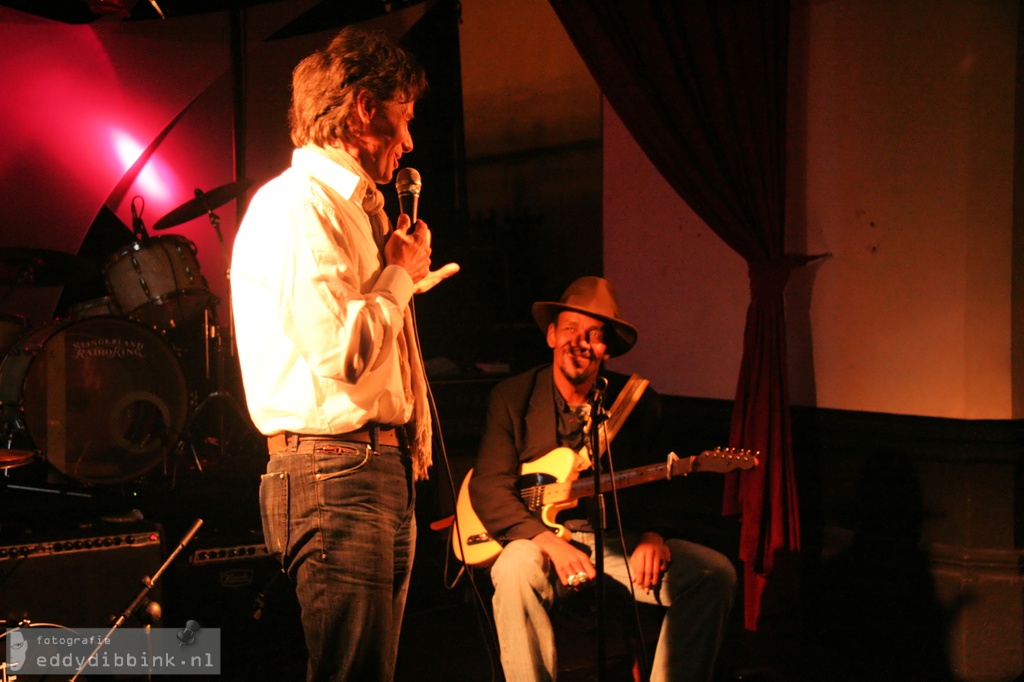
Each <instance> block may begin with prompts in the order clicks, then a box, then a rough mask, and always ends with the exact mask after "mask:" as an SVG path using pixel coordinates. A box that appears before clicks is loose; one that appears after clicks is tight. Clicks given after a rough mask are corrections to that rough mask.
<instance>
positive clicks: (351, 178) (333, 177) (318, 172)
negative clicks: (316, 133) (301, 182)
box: [292, 146, 363, 200]
mask: <svg viewBox="0 0 1024 682" xmlns="http://www.w3.org/2000/svg"><path fill="white" fill-rule="evenodd" d="M292 168H295V169H296V170H300V171H303V172H305V173H309V174H310V175H312V176H313V177H314V178H317V179H318V180H322V181H323V182H325V183H326V184H328V185H329V186H330V187H331V188H332V189H334V190H335V191H337V192H338V193H339V194H340V195H341V196H342V197H344V198H345V199H346V200H349V199H351V198H352V196H353V195H354V194H355V191H356V188H357V187H359V182H360V181H361V180H362V179H363V178H362V177H361V176H360V175H358V174H356V173H353V172H352V171H350V170H349V169H347V168H345V167H344V166H342V165H341V164H339V163H337V162H336V161H333V160H331V159H329V158H328V157H327V156H325V155H324V154H323V153H322V152H321V151H319V150H318V148H316V147H311V146H310V147H303V148H301V149H296V150H294V151H293V152H292Z"/></svg>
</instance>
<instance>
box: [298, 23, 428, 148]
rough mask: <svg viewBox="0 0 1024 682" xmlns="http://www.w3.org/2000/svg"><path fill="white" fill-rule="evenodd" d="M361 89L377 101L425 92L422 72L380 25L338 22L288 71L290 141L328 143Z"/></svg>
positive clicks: (342, 130) (343, 129) (337, 135)
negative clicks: (324, 42) (322, 44)
mask: <svg viewBox="0 0 1024 682" xmlns="http://www.w3.org/2000/svg"><path fill="white" fill-rule="evenodd" d="M361 90H365V91H366V92H367V93H368V94H369V95H370V97H371V98H372V99H373V100H375V101H377V102H387V101H392V100H394V101H398V102H414V101H416V100H418V99H420V98H421V97H423V95H425V94H426V92H427V77H426V74H425V73H424V71H423V68H422V67H421V66H420V65H419V64H418V63H417V62H416V60H415V59H414V57H413V56H412V55H411V54H409V53H408V52H406V51H405V50H403V49H402V48H400V47H398V46H397V45H395V44H394V43H392V42H391V41H390V40H389V39H388V38H387V36H386V35H385V34H384V33H383V32H382V31H369V30H365V29H359V28H354V27H351V26H350V27H347V28H344V29H342V31H341V32H340V33H338V35H336V36H335V37H334V38H333V39H332V40H331V42H330V44H328V46H327V47H326V48H325V49H323V50H317V51H316V52H314V53H313V54H311V55H309V56H308V57H306V58H305V59H303V60H302V61H301V62H299V64H298V66H296V67H295V70H294V71H293V72H292V106H291V109H290V110H289V112H288V123H289V125H290V127H291V138H292V143H293V144H294V145H295V146H296V147H302V146H304V145H306V144H310V143H312V144H315V145H318V146H329V145H331V144H332V143H333V142H334V141H336V140H338V139H341V138H343V137H344V136H345V134H346V133H347V131H348V126H349V115H350V113H351V111H352V103H353V102H354V101H355V97H356V94H357V93H358V92H359V91H361Z"/></svg>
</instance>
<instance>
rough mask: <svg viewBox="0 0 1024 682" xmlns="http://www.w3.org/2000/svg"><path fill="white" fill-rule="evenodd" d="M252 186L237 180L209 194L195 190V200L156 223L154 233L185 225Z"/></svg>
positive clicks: (249, 182) (249, 181)
mask: <svg viewBox="0 0 1024 682" xmlns="http://www.w3.org/2000/svg"><path fill="white" fill-rule="evenodd" d="M251 184H252V180H237V181H235V182H229V183H228V184H226V185H221V186H220V187H218V188H216V189H211V190H210V191H209V192H203V191H202V190H198V189H197V190H196V194H197V195H198V196H196V198H195V199H191V200H190V201H186V202H185V203H184V204H182V205H181V206H178V207H177V208H175V209H174V210H172V211H171V212H170V213H168V214H167V215H165V216H164V217H163V218H161V219H160V220H158V221H156V224H155V225H153V229H154V230H156V231H160V230H166V229H167V228H168V227H174V226H175V225H181V224H182V223H187V222H188V221H190V220H193V219H194V218H198V217H199V216H201V215H206V214H207V213H209V212H210V211H212V210H213V209H215V208H218V207H220V206H223V205H224V204H226V203H228V202H229V201H231V200H232V199H237V198H238V197H240V196H242V194H244V193H245V190H247V189H249V186H250V185H251Z"/></svg>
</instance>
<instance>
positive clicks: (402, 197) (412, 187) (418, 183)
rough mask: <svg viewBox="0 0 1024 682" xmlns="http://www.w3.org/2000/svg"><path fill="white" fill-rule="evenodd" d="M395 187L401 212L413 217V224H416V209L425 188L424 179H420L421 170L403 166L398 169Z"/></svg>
mask: <svg viewBox="0 0 1024 682" xmlns="http://www.w3.org/2000/svg"><path fill="white" fill-rule="evenodd" d="M395 189H396V190H398V205H399V206H400V207H401V212H402V213H405V214H406V215H407V216H409V217H410V218H412V224H413V225H415V224H416V210H417V209H418V208H419V204H420V190H421V189H423V181H422V180H420V172H419V171H418V170H416V169H415V168H403V169H401V170H400V171H398V177H397V178H395Z"/></svg>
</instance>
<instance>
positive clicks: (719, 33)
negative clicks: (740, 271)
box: [551, 0, 809, 630]
mask: <svg viewBox="0 0 1024 682" xmlns="http://www.w3.org/2000/svg"><path fill="white" fill-rule="evenodd" d="M551 5H552V6H553V7H554V9H555V12H556V13H557V14H558V16H559V18H560V20H561V22H562V24H563V25H564V27H565V29H566V31H567V33H568V34H569V37H570V38H571V39H572V41H573V43H574V44H575V46H576V49H577V50H578V51H579V53H580V55H581V56H582V58H583V60H584V62H585V63H586V64H587V67H588V68H589V69H590V71H591V73H592V74H593V76H594V78H595V80H596V81H597V83H598V86H599V87H600V88H601V91H602V93H603V94H604V96H605V97H606V98H607V99H608V102H609V104H610V105H611V106H612V107H613V108H614V109H615V111H616V113H617V114H618V115H619V117H620V118H621V119H622V121H623V123H624V124H625V125H626V127H627V128H628V129H629V131H630V133H631V134H632V135H633V137H634V138H635V139H636V141H637V143H638V144H639V145H640V147H641V149H643V151H644V152H645V153H646V154H647V156H648V157H649V158H650V159H651V161H652V162H653V164H654V166H655V167H656V168H657V169H658V170H659V171H660V172H661V174H662V175H663V176H664V177H665V179H666V180H667V181H668V183H669V184H670V185H671V186H672V187H673V188H674V189H675V190H676V192H678V193H679V195H680V196H681V197H682V198H683V199H684V200H685V201H686V202H687V203H688V204H689V205H690V206H691V208H693V210H694V211H695V212H696V213H697V215H698V216H700V217H701V219H702V220H704V222H706V223H707V225H708V226H709V227H710V228H711V229H712V230H713V231H714V232H715V234H717V235H718V236H719V237H721V238H722V239H723V240H724V241H725V242H726V243H727V244H728V245H729V246H730V247H731V248H732V249H734V250H735V251H736V252H737V253H739V254H740V255H741V256H742V257H743V258H744V259H746V261H747V263H748V270H749V275H750V290H751V297H750V305H749V308H748V309H747V318H746V329H745V331H744V339H743V359H742V364H741V368H740V375H739V378H738V381H737V388H736V401H735V406H734V409H733V417H732V427H731V432H730V435H729V441H730V444H731V445H732V446H734V447H742V448H750V449H752V450H756V451H758V452H759V453H760V454H759V459H760V465H759V466H758V467H757V468H755V469H753V470H751V471H747V472H742V473H739V474H734V475H731V476H730V478H729V479H728V480H727V481H726V496H725V500H724V504H723V511H724V512H725V513H726V514H730V515H734V514H738V515H740V519H741V523H742V525H741V534H740V548H739V556H740V559H741V560H742V561H743V562H744V569H745V582H744V585H745V591H744V594H745V623H746V627H747V628H748V629H751V630H753V629H756V625H757V617H758V613H759V610H760V597H761V592H762V590H763V588H764V586H765V582H766V580H767V576H768V575H769V573H771V571H772V568H773V561H774V559H775V555H776V553H777V552H779V551H792V552H796V551H798V550H799V548H800V520H799V511H798V509H797V491H796V482H795V479H794V473H793V456H792V445H791V436H790V416H789V400H788V387H787V376H786V322H785V310H784V305H783V292H784V290H785V287H786V282H787V280H788V278H789V273H790V272H791V270H792V268H794V267H797V266H799V265H801V264H803V263H806V262H807V261H808V260H809V258H808V257H805V256H797V255H790V254H787V253H786V252H785V249H784V225H785V198H786V196H785V191H786V177H785V170H786V73H787V50H788V37H789V1H788V0H631V2H621V0H551Z"/></svg>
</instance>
